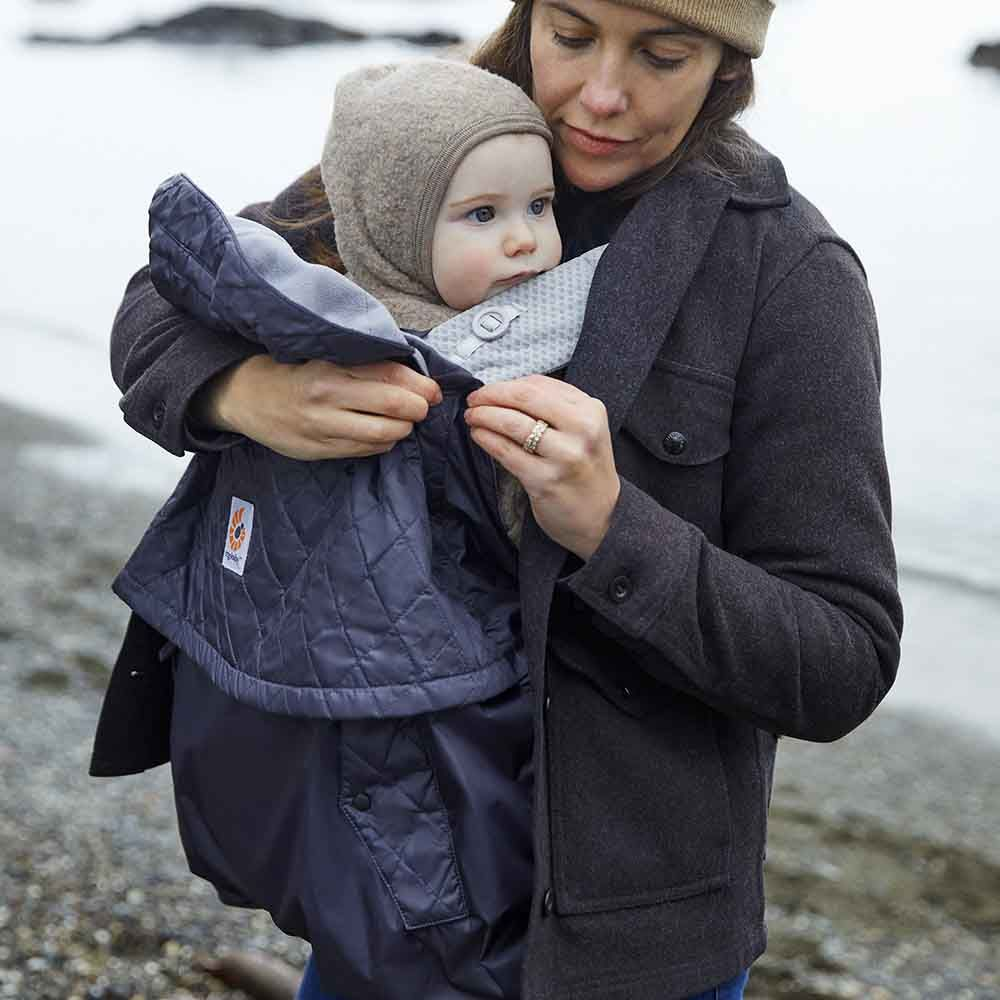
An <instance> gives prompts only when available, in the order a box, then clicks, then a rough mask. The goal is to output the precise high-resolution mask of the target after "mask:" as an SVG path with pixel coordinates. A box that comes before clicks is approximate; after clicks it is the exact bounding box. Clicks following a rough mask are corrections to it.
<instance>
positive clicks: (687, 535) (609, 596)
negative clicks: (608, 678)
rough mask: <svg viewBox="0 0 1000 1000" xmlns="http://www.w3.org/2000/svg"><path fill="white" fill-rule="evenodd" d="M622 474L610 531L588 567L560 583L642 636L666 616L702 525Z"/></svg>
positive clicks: (614, 622)
mask: <svg viewBox="0 0 1000 1000" xmlns="http://www.w3.org/2000/svg"><path fill="white" fill-rule="evenodd" d="M619 478H620V480H621V492H620V493H619V495H618V503H617V504H616V505H615V509H614V510H613V511H612V513H611V524H610V525H609V527H608V532H607V534H606V535H605V536H604V539H603V540H602V541H601V544H600V545H599V546H598V547H597V549H596V550H595V551H594V553H593V555H592V556H591V557H590V558H589V559H588V560H587V561H586V562H585V563H584V564H583V566H581V567H580V569H578V570H576V571H575V572H573V573H571V574H569V575H568V576H565V577H563V578H562V580H561V581H560V582H561V583H562V584H564V585H565V586H566V587H568V588H569V589H570V590H571V591H572V593H573V594H575V595H576V596H577V597H578V598H580V600H582V601H584V602H586V604H587V605H588V606H589V607H591V608H593V609H594V610H595V611H596V612H598V614H600V615H601V616H602V617H603V618H604V619H606V620H607V621H608V622H609V623H610V624H611V625H613V626H615V627H616V628H618V629H621V631H622V632H623V633H624V634H625V635H627V636H631V637H633V638H636V639H638V638H641V637H642V636H643V634H644V633H645V632H646V630H647V629H648V628H649V626H650V625H651V624H652V622H653V621H654V619H656V618H658V617H659V616H660V615H662V614H663V612H664V610H665V608H666V607H667V606H668V604H669V601H670V600H671V598H672V597H673V594H674V592H675V591H676V589H677V587H678V586H679V584H680V582H681V580H682V579H683V577H684V573H685V571H686V569H687V565H688V561H689V560H690V558H691V555H692V552H693V551H694V548H695V545H696V544H697V543H696V538H695V535H696V534H697V529H696V528H694V527H693V526H692V525H691V524H689V523H688V522H687V521H685V520H684V519H683V518H680V517H678V516H677V515H676V514H674V513H672V512H671V511H669V510H667V509H666V508H664V507H661V506H660V505H659V504H658V503H657V502H656V501H655V500H654V499H653V498H652V497H650V496H649V495H648V494H646V493H643V491H642V490H640V489H639V488H638V487H637V486H634V485H633V484H632V483H630V482H629V481H628V480H627V479H625V478H624V476H620V477H619ZM651 540H655V544H651Z"/></svg>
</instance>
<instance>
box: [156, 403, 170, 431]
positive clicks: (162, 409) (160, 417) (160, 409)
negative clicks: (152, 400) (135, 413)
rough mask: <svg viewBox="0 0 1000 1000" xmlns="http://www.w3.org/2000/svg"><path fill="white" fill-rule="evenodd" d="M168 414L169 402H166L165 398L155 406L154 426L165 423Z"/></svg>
mask: <svg viewBox="0 0 1000 1000" xmlns="http://www.w3.org/2000/svg"><path fill="white" fill-rule="evenodd" d="M166 416H167V404H166V403H164V402H163V400H162V399H161V400H160V401H159V402H158V403H156V405H155V406H154V407H153V426H154V427H161V426H162V425H163V421H164V419H165V418H166Z"/></svg>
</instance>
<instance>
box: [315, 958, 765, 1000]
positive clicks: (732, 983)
mask: <svg viewBox="0 0 1000 1000" xmlns="http://www.w3.org/2000/svg"><path fill="white" fill-rule="evenodd" d="M749 976H750V973H749V971H747V972H741V973H740V974H739V975H738V976H737V977H736V978H735V979H730V980H729V982H728V983H722V984H720V985H719V986H716V987H715V989H714V990H708V991H706V992H705V993H699V994H698V995H697V996H694V997H690V998H689V1000H743V989H744V987H745V986H746V984H747V979H748V978H749ZM296 1000H344V998H343V997H338V996H335V995H334V994H333V993H324V992H323V987H322V986H320V984H319V976H317V975H316V966H315V964H314V963H313V960H312V959H311V958H310V959H309V964H308V965H307V966H306V974H305V975H304V976H303V977H302V984H301V985H300V986H299V992H298V995H297V997H296Z"/></svg>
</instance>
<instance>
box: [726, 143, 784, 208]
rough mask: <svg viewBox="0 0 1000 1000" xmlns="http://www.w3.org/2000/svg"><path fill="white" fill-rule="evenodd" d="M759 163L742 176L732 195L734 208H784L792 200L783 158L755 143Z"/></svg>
mask: <svg viewBox="0 0 1000 1000" xmlns="http://www.w3.org/2000/svg"><path fill="white" fill-rule="evenodd" d="M754 148H755V150H756V152H757V157H758V159H757V164H756V167H755V169H754V171H753V173H751V174H748V175H747V176H746V177H741V178H740V179H739V180H738V181H737V183H736V185H735V186H734V188H733V191H732V194H731V195H730V199H729V201H730V204H731V205H732V206H733V207H734V208H741V209H746V210H750V211H752V210H754V209H758V208H783V207H784V206H785V205H787V204H788V203H789V202H790V201H791V200H792V195H791V190H790V188H789V187H788V177H787V175H786V174H785V168H784V165H783V164H782V162H781V160H779V159H778V158H777V157H776V156H774V155H773V154H771V153H769V152H768V151H767V150H766V149H764V147H763V146H760V145H758V144H757V143H754Z"/></svg>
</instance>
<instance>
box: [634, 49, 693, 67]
mask: <svg viewBox="0 0 1000 1000" xmlns="http://www.w3.org/2000/svg"><path fill="white" fill-rule="evenodd" d="M643 55H645V57H646V61H647V62H648V63H649V65H650V66H652V67H653V68H654V69H665V70H675V69H680V68H681V66H683V65H684V63H686V62H687V59H686V58H685V57H684V56H681V57H680V58H679V59H669V58H667V56H658V55H656V54H655V53H653V52H649V51H648V50H647V51H644V52H643Z"/></svg>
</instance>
